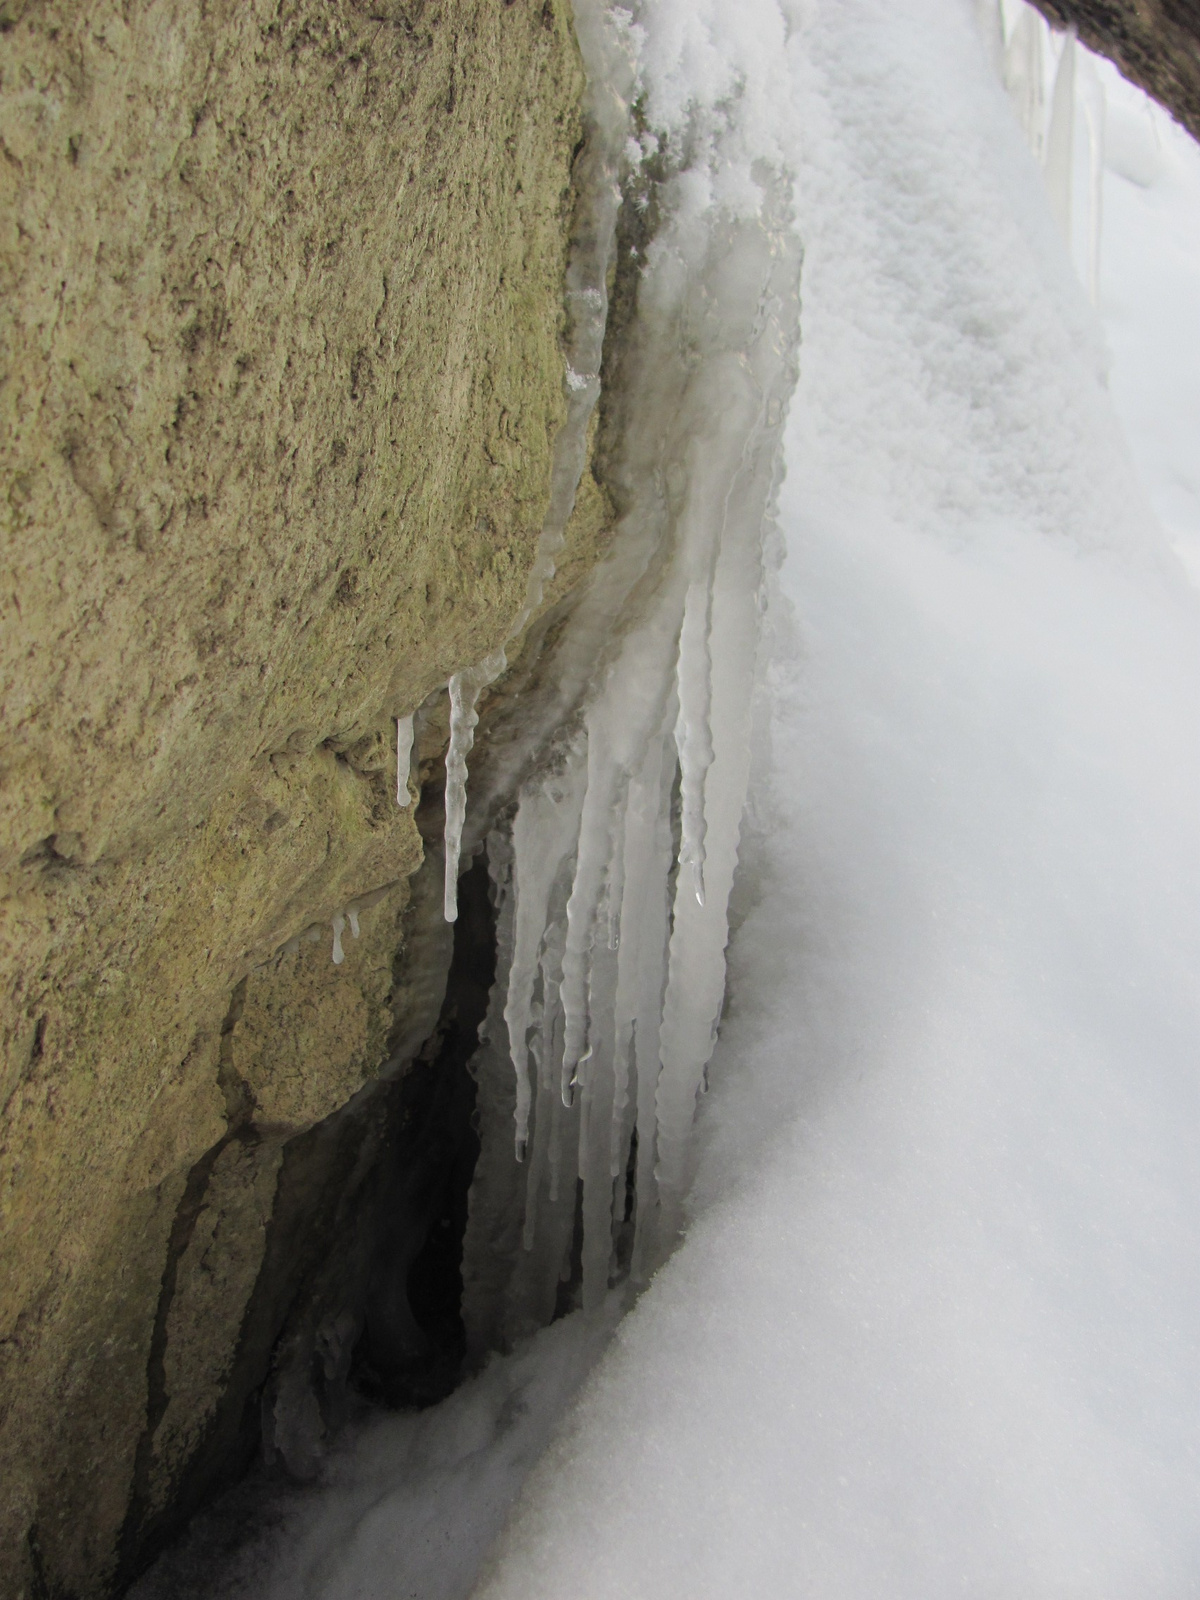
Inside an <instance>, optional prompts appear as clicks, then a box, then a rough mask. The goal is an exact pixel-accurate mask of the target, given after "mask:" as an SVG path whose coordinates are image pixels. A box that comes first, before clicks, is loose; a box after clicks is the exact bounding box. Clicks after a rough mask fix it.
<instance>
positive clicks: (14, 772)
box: [0, 0, 599, 1600]
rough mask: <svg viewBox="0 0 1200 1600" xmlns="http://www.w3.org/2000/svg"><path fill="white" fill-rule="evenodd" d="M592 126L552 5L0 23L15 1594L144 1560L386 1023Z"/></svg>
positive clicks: (9, 17)
mask: <svg viewBox="0 0 1200 1600" xmlns="http://www.w3.org/2000/svg"><path fill="white" fill-rule="evenodd" d="M580 90H581V75H580V68H579V64H578V59H577V55H576V51H575V47H574V43H573V41H572V39H571V36H570V31H569V25H568V21H567V17H566V15H565V12H564V8H562V7H559V6H557V5H555V4H554V3H553V0H404V3H399V0H205V3H204V4H196V3H194V0H132V3H130V0H95V3H93V4H89V5H88V6H86V7H81V6H79V5H78V4H77V3H75V0H0V186H2V193H0V383H2V388H0V471H2V474H3V477H2V482H0V506H2V508H3V519H2V520H3V540H4V554H3V563H2V567H0V572H2V580H3V581H2V584H0V612H2V621H0V698H2V704H3V707H4V720H5V740H4V745H3V749H2V751H0V887H2V891H3V902H2V906H0V970H2V971H3V974H4V988H3V995H2V998H0V1037H2V1039H3V1056H2V1058H0V1108H2V1112H0V1162H2V1167H0V1593H2V1594H3V1595H5V1596H17V1595H24V1596H28V1597H30V1600H34V1597H36V1596H39V1595H56V1596H68V1595H69V1596H93V1595H99V1594H103V1593H105V1592H107V1590H108V1589H109V1588H110V1587H111V1585H112V1583H113V1581H114V1574H116V1573H117V1572H118V1568H119V1564H120V1563H124V1567H123V1570H132V1569H133V1567H134V1566H136V1564H137V1560H138V1555H139V1539H140V1537H141V1534H140V1532H139V1530H141V1529H143V1528H147V1527H152V1526H153V1525H154V1524H155V1520H156V1518H157V1519H159V1520H161V1516H162V1513H163V1510H164V1508H165V1507H168V1506H169V1505H170V1503H171V1498H172V1496H173V1495H174V1494H176V1492H177V1485H178V1483H179V1481H180V1476H181V1474H183V1473H184V1472H185V1471H186V1469H187V1466H188V1463H189V1461H194V1460H195V1459H197V1452H200V1451H202V1449H203V1448H204V1441H205V1439H206V1437H207V1435H208V1434H209V1433H210V1432H211V1429H212V1427H213V1426H214V1425H215V1424H214V1421H213V1419H214V1417H215V1416H216V1413H217V1410H218V1401H219V1397H220V1395H221V1392H222V1388H223V1385H225V1384H226V1383H227V1381H228V1376H229V1373H230V1371H231V1370H232V1368H233V1367H234V1365H235V1364H236V1360H237V1351H238V1347H239V1342H240V1341H244V1340H245V1339H246V1338H247V1337H248V1334H247V1328H248V1327H249V1326H250V1323H249V1322H247V1320H246V1319H247V1317H248V1316H249V1313H248V1311H247V1306H248V1304H249V1303H250V1301H251V1299H252V1296H253V1291H254V1288H255V1284H256V1282H258V1281H259V1279H260V1276H261V1272H262V1264H263V1259H264V1252H267V1253H269V1252H270V1250H271V1243H270V1229H271V1225H272V1222H271V1219H272V1215H273V1208H274V1207H275V1206H276V1204H277V1196H278V1193H279V1192H280V1189H281V1186H282V1185H283V1183H284V1179H283V1177H281V1176H280V1175H281V1173H283V1174H285V1175H286V1172H287V1171H288V1170H289V1168H288V1161H287V1156H286V1151H287V1150H288V1149H289V1148H290V1146H289V1145H288V1140H289V1139H294V1138H295V1137H296V1136H297V1135H298V1134H301V1133H302V1132H303V1130H306V1129H310V1128H312V1127H313V1126H314V1124H316V1123H319V1121H320V1119H321V1118H323V1117H325V1116H327V1115H328V1114H329V1113H331V1112H333V1111H335V1110H336V1108H338V1107H339V1106H342V1105H343V1104H344V1103H345V1102H346V1101H347V1100H349V1099H350V1098H351V1096H353V1095H354V1094H355V1092H356V1091H357V1090H358V1089H359V1088H360V1086H361V1085H362V1084H363V1083H364V1081H365V1080H367V1079H369V1078H370V1077H371V1076H372V1074H374V1073H376V1072H377V1071H378V1070H379V1068H380V1065H381V1063H382V1062H383V1061H384V1060H385V1058H386V1057H387V1056H388V1054H389V1050H390V1051H392V1052H394V1050H395V1040H396V1038H397V1037H400V1036H403V1035H404V1034H405V1028H406V1025H407V1026H408V1028H409V1031H410V1032H411V1031H412V1027H413V1023H412V1018H408V1019H407V1024H406V1016H405V1013H404V1008H405V1006H406V1005H408V1004H409V1003H410V1000H411V996H410V995H409V994H408V991H407V989H406V987H405V983H406V981H407V980H405V979H404V977H403V974H402V972H400V969H401V967H402V965H403V962H402V960H401V961H400V963H399V965H398V964H397V952H398V951H400V952H401V956H402V955H403V947H404V942H405V938H406V931H405V916H406V907H407V905H408V901H409V888H408V880H409V878H410V876H411V874H412V873H413V872H414V870H415V869H416V867H417V866H418V864H419V862H420V860H421V856H422V845H421V841H420V838H419V836H418V833H417V830H416V827H415V824H414V820H413V815H412V811H411V810H401V809H399V808H397V807H396V805H395V801H394V798H393V797H392V795H391V792H390V791H391V788H392V785H393V783H394V769H393V765H392V761H393V758H392V754H391V735H392V730H393V724H392V722H391V719H392V718H393V717H394V716H396V715H398V714H402V713H406V712H408V711H411V710H413V708H414V707H416V706H417V705H419V704H420V703H421V702H422V701H423V700H424V699H425V697H427V696H428V695H429V694H430V693H431V691H433V690H435V689H436V688H437V686H438V685H439V684H443V683H444V682H445V680H446V678H447V676H448V674H449V673H450V672H451V671H452V670H454V669H456V668H458V667H461V666H464V665H466V664H468V663H470V662H472V661H475V660H478V659H479V658H480V657H481V656H482V655H484V654H485V653H487V652H488V651H489V650H491V649H493V648H495V646H496V645H497V644H498V643H499V642H500V640H501V639H502V637H503V635H504V633H505V631H506V628H507V625H508V623H509V621H510V620H511V618H512V617H513V616H514V615H515V614H516V612H517V611H518V609H519V606H520V603H521V600H522V598H523V592H524V584H525V577H526V574H527V572H528V570H529V567H530V564H531V561H532V558H533V552H534V547H535V543H536V539H537V534H538V531H539V526H540V523H541V518H542V512H543V510H544V507H545V504H546V497H547V490H548V481H549V463H550V452H551V447H552V443H553V439H554V435H555V431H556V428H557V427H558V425H559V423H560V421H561V419H562V416H563V411H564V407H563V400H562V361H561V358H560V355H559V349H558V335H559V325H560V319H561V314H562V275H563V267H564V259H565V251H566V246H567V238H568V232H569V226H570V214H571V162H572V157H573V152H574V150H575V148H576V145H577V142H578V140H579V138H580V123H579V115H578V100H579V94H580ZM588 505H589V507H590V510H589V511H588V512H587V514H586V515H583V516H582V517H578V518H577V519H576V525H575V530H574V534H573V544H572V545H571V547H570V548H569V550H568V555H569V556H570V558H571V560H572V561H573V562H574V563H575V565H576V567H578V565H580V564H581V563H583V562H584V561H586V559H587V547H588V541H589V540H592V541H594V540H595V539H596V537H597V536H598V518H599V512H598V510H597V506H598V496H597V494H596V493H595V492H594V490H593V491H592V492H591V494H590V499H589V500H588ZM548 598H553V596H551V597H548ZM352 903H353V904H357V905H358V906H359V907H360V910H359V915H360V921H361V937H360V938H358V939H354V938H352V937H351V936H350V933H349V930H348V929H347V931H346V934H345V936H344V939H345V947H346V959H345V962H344V963H343V964H342V965H339V966H335V965H333V963H332V962H331V960H330V949H331V944H332V933H331V931H330V922H331V920H332V918H334V917H335V916H336V915H338V914H339V913H341V912H343V911H344V910H345V909H346V908H347V906H349V905H351V904H352ZM310 930H311V931H313V932H314V933H315V934H316V935H317V938H318V941H319V942H315V943H314V942H310V941H309V940H308V939H307V938H304V937H303V936H304V935H305V934H306V933H308V932H309V931H310ZM298 936H301V937H300V943H299V944H298V945H297V944H296V943H295V941H296V939H297V937H298ZM398 973H400V976H399V978H398V976H397V974H398ZM413 982H415V983H416V987H417V988H419V987H420V984H419V981H417V980H413ZM410 987H411V984H410ZM418 1031H419V1029H418ZM389 1041H390V1043H389ZM418 1042H419V1041H418ZM306 1148H307V1147H306ZM306 1159H308V1158H307V1157H306ZM294 1166H295V1163H293V1167H294ZM277 1276H278V1275H277ZM272 1292H273V1293H277V1290H273V1291H272ZM278 1292H282V1291H278ZM260 1293H261V1291H260ZM256 1315H257V1313H256ZM272 1315H273V1316H274V1312H273V1313H272ZM281 1315H282V1312H280V1316H281ZM251 1321H253V1319H252V1318H251ZM268 1323H270V1327H276V1326H277V1325H278V1317H276V1320H275V1322H270V1319H269V1318H268V1319H267V1321H266V1322H263V1323H262V1326H261V1327H259V1325H258V1324H257V1323H256V1324H255V1327H256V1328H257V1329H258V1331H257V1332H256V1333H255V1335H254V1336H255V1337H256V1338H266V1337H267V1336H268V1335H267V1333H264V1332H263V1331H262V1330H263V1328H267V1326H268ZM268 1332H269V1329H268ZM135 1502H136V1506H135ZM122 1530H124V1531H122Z"/></svg>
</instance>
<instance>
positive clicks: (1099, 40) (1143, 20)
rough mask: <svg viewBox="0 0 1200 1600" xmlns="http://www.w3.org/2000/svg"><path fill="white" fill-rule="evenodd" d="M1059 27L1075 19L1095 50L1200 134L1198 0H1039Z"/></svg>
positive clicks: (1041, 9)
mask: <svg viewBox="0 0 1200 1600" xmlns="http://www.w3.org/2000/svg"><path fill="white" fill-rule="evenodd" d="M1034 4H1035V5H1036V6H1037V7H1038V9H1039V10H1040V11H1041V12H1042V13H1043V15H1044V16H1045V18H1046V20H1047V22H1049V23H1051V24H1052V25H1053V26H1054V27H1056V28H1065V27H1068V26H1070V25H1074V26H1075V27H1076V28H1077V29H1078V31H1079V37H1080V38H1081V39H1082V40H1083V42H1084V44H1086V45H1087V47H1088V49H1089V50H1095V51H1097V52H1098V53H1099V54H1100V55H1103V56H1108V58H1109V59H1110V60H1111V61H1114V62H1115V63H1116V65H1117V66H1118V67H1120V69H1121V71H1122V72H1123V73H1124V74H1125V76H1126V77H1127V78H1129V79H1131V80H1132V82H1134V83H1136V84H1138V85H1139V86H1140V87H1141V88H1143V89H1145V91H1146V93H1147V94H1151V95H1153V96H1154V98H1155V99H1156V100H1160V101H1161V102H1162V104H1163V105H1164V106H1166V108H1167V110H1168V111H1170V112H1171V113H1172V115H1173V116H1174V117H1175V119H1176V121H1178V122H1181V123H1182V124H1183V126H1184V127H1185V128H1186V129H1187V130H1188V132H1189V133H1190V134H1191V135H1192V137H1193V138H1195V139H1200V8H1198V7H1197V5H1196V3H1195V0H1034Z"/></svg>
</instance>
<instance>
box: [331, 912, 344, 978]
mask: <svg viewBox="0 0 1200 1600" xmlns="http://www.w3.org/2000/svg"><path fill="white" fill-rule="evenodd" d="M345 926H346V919H345V917H343V916H342V915H341V913H340V912H339V913H338V915H337V916H336V917H334V919H333V964H334V966H335V967H340V966H341V964H342V962H343V961H344V960H345V959H346V952H345V951H344V950H343V949H342V930H343V929H344V928H345Z"/></svg>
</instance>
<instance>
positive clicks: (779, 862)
mask: <svg viewBox="0 0 1200 1600" xmlns="http://www.w3.org/2000/svg"><path fill="white" fill-rule="evenodd" d="M789 50H790V53H791V59H792V62H793V69H794V72H795V74H796V82H797V86H798V90H799V93H800V97H801V101H802V104H803V109H804V114H805V116H806V119H807V130H806V131H807V135H808V137H807V140H806V155H805V163H804V167H803V169H802V174H801V179H802V189H801V203H800V219H799V220H800V226H801V229H802V232H803V235H804V238H805V242H806V248H807V255H806V270H805V280H804V315H803V328H804V334H805V344H804V350H803V373H802V379H801V385H800V389H799V392H798V395H797V401H796V404H795V406H794V409H793V416H792V420H791V424H790V426H789V432H788V440H787V453H788V461H789V476H788V479H787V482H786V485H785V488H784V492H783V496H782V500H781V507H780V521H781V525H782V528H783V531H784V535H785V538H786V544H787V556H786V560H785V563H784V567H783V571H782V574H781V579H780V589H781V596H780V598H779V600H777V602H776V607H775V612H776V623H775V626H776V630H777V636H778V639H779V644H778V649H777V653H776V664H775V667H774V672H773V677H772V680H771V686H770V710H769V716H770V739H769V755H768V757H767V758H766V759H767V766H768V772H767V773H766V774H763V775H762V777H761V779H760V784H761V788H760V795H759V805H758V818H757V822H758V826H757V830H756V833H755V837H754V838H753V840H752V841H751V842H750V843H749V846H748V849H747V851H746V854H745V870H746V872H747V875H748V877H749V878H750V879H751V880H752V883H753V885H754V886H755V888H756V895H755V897H754V904H753V905H752V907H751V909H750V910H749V911H748V914H747V915H746V918H745V920H744V922H743V924H742V926H741V927H740V929H739V931H738V933H737V936H736V938H735V941H734V945H733V949H732V952H731V962H732V972H731V1001H730V1007H729V1010H728V1012H727V1015H726V1020H725V1023H724V1025H723V1028H722V1035H721V1040H720V1043H719V1045H718V1049H717V1053H716V1055H715V1056H714V1059H713V1062H712V1067H711V1078H712V1082H713V1085H714V1088H713V1092H712V1094H711V1095H710V1097H709V1100H708V1102H707V1103H706V1106H705V1115H704V1117H703V1119H702V1128H701V1133H702V1154H701V1159H700V1164H699V1172H698V1177H697V1183H696V1186H695V1188H694V1190H693V1199H692V1213H693V1222H692V1226H691V1229H690V1231H689V1234H688V1237H687V1239H686V1242H685V1243H684V1245H683V1246H682V1248H681V1249H680V1250H679V1251H678V1252H677V1253H676V1255H675V1256H674V1258H673V1259H672V1260H671V1261H670V1262H669V1263H668V1264H667V1265H666V1266H665V1267H664V1268H663V1269H662V1270H661V1271H660V1273H659V1274H658V1276H657V1277H656V1279H655V1280H654V1282H653V1284H652V1285H651V1287H650V1289H649V1290H648V1291H647V1292H646V1294H645V1295H644V1296H643V1297H642V1299H641V1301H640V1302H639V1304H638V1306H637V1307H636V1308H635V1310H634V1311H633V1312H632V1313H631V1315H630V1316H629V1317H628V1318H627V1319H626V1320H625V1321H624V1322H623V1323H622V1325H621V1326H620V1328H619V1330H618V1332H617V1335H616V1338H615V1343H614V1346H613V1348H612V1349H611V1350H610V1352H609V1354H608V1355H607V1356H606V1358H605V1359H604V1361H602V1362H601V1364H600V1366H599V1367H598V1369H597V1371H596V1373H595V1374H594V1376H593V1378H592V1379H591V1380H590V1382H589V1384H588V1385H587V1387H586V1389H585V1392H584V1395H583V1397H582V1399H581V1401H580V1403H579V1404H578V1406H577V1407H576V1408H575V1409H574V1411H573V1412H572V1413H571V1415H570V1416H569V1418H568V1420H567V1421H566V1424H565V1426H564V1428H563V1430H562V1432H561V1433H560V1435H559V1437H558V1439H557V1440H556V1442H555V1443H554V1445H553V1446H552V1447H551V1449H550V1451H549V1453H548V1455H547V1456H546V1457H545V1458H544V1460H543V1461H542V1463H541V1464H540V1465H539V1467H538V1468H537V1469H536V1470H535V1472H534V1474H533V1475H532V1477H531V1479H530V1482H529V1484H528V1485H527V1488H526V1491H525V1493H524V1495H523V1498H522V1503H521V1506H520V1509H519V1511H518V1513H517V1515H516V1517H515V1518H514V1520H513V1521H512V1523H511V1524H510V1526H509V1528H508V1530H507V1532H506V1535H505V1537H504V1539H503V1540H502V1541H501V1544H500V1546H499V1547H498V1550H497V1551H496V1552H495V1554H494V1557H493V1561H492V1564H491V1568H490V1571H489V1574H488V1576H487V1577H486V1579H485V1581H484V1582H483V1583H482V1585H481V1587H480V1588H479V1590H478V1591H477V1592H478V1594H479V1596H480V1597H481V1600H508V1597H513V1600H515V1597H517V1596H520V1597H521V1600H537V1597H539V1596H551V1595H554V1596H558V1595H561V1594H562V1593H563V1591H564V1587H565V1586H566V1585H567V1584H569V1585H570V1587H571V1588H572V1590H573V1591H577V1592H579V1593H581V1594H586V1595H587V1596H588V1597H589V1600H603V1597H607V1596H613V1597H615V1596H618V1595H620V1596H647V1597H649V1596H654V1597H656V1600H662V1597H674V1596H679V1597H683V1596H687V1597H689V1600H691V1597H698V1596H709V1595H711V1596H733V1595H744V1594H755V1595H771V1596H791V1595H814V1596H816V1595H819V1596H821V1597H822V1600H830V1597H836V1596H846V1597H855V1600H859V1597H861V1596H864V1595H886V1596H888V1597H901V1596H913V1597H914V1600H915V1597H918V1596H920V1597H923V1600H926V1597H930V1596H941V1595H963V1596H966V1595H970V1596H982V1595H995V1596H998V1597H1000V1596H1003V1597H1011V1596H1018V1595H1020V1596H1022V1597H1028V1596H1042V1595H1045V1596H1050V1595H1054V1596H1058V1595H1063V1594H1078V1595H1089V1596H1091V1595H1095V1596H1100V1595H1103V1596H1105V1597H1106V1600H1107V1597H1115V1596H1130V1597H1131V1600H1132V1597H1134V1596H1139V1597H1148V1596H1164V1597H1165V1596H1182V1595H1184V1594H1188V1593H1192V1592H1194V1585H1195V1581H1196V1573H1197V1572H1198V1571H1200V1519H1198V1518H1197V1498H1198V1493H1200V1473H1198V1469H1197V1459H1196V1448H1197V1443H1198V1441H1200V1261H1198V1252H1197V1243H1198V1238H1200V1183H1198V1177H1197V1167H1196V1159H1195V1152H1196V1149H1197V1142H1198V1134H1200V1093H1198V1090H1200V1074H1198V1071H1197V1068H1198V1061H1197V1056H1198V1054H1200V1051H1198V1046H1200V1014H1198V1013H1200V1006H1198V1000H1200V995H1198V991H1197V985H1198V983H1200V833H1198V827H1197V823H1198V820H1200V625H1198V624H1200V618H1198V617H1197V615H1196V608H1195V603H1194V600H1193V597H1192V595H1191V593H1190V592H1189V591H1188V589H1187V587H1186V585H1185V583H1184V582H1183V578H1182V574H1181V573H1180V572H1179V570H1178V568H1176V567H1175V565H1174V562H1173V561H1172V558H1171V556H1170V554H1169V552H1168V550H1167V547H1166V545H1165V542H1164V541H1163V540H1162V538H1161V536H1160V534H1159V531H1158V529H1157V528H1156V526H1155V524H1154V521H1153V518H1152V517H1151V516H1150V515H1149V514H1148V511H1147V510H1146V508H1145V506H1144V505H1143V503H1142V502H1141V498H1140V494H1139V491H1138V489H1137V488H1136V486H1135V484H1134V481H1133V472H1132V468H1131V464H1130V462H1129V460H1128V456H1127V453H1126V451H1125V449H1124V447H1123V444H1122V440H1121V438H1120V436H1119V434H1118V431H1117V428H1116V426H1115V423H1114V420H1113V417H1112V414H1111V411H1110V403H1109V399H1108V396H1107V394H1106V391H1105V388H1104V383H1103V378H1102V374H1103V368H1104V356H1103V350H1102V346H1101V344H1100V340H1099V337H1098V330H1097V329H1096V327H1095V325H1094V324H1093V323H1092V321H1091V318H1090V316H1089V315H1088V313H1087V311H1086V307H1085V305H1084V303H1083V300H1082V297H1081V295H1080V294H1079V291H1078V289H1077V287H1076V286H1075V285H1074V284H1073V283H1071V282H1070V281H1069V279H1068V276H1067V262H1066V260H1065V257H1064V255H1063V252H1062V250H1061V245H1060V244H1059V243H1058V242H1057V241H1056V239H1055V237H1054V227H1055V223H1054V221H1053V218H1052V213H1051V211H1050V208H1049V207H1048V205H1047V202H1046V198H1045V196H1044V193H1043V192H1042V191H1041V190H1040V189H1039V187H1038V183H1037V175H1036V169H1035V168H1033V166H1032V164H1031V163H1030V162H1029V160H1028V156H1027V155H1026V153H1025V152H1024V151H1023V150H1022V149H1021V148H1020V145H1019V142H1018V140H1017V137H1016V135H1015V133H1014V130H1013V127H1012V124H1011V121H1010V120H1009V116H1010V114H1009V112H1008V109H1007V108H1006V107H1005V106H1004V105H1003V104H1002V101H1001V99H1000V95H999V93H998V91H997V88H996V86H995V84H994V81H993V80H992V79H991V78H990V77H989V69H988V64H987V60H986V56H985V53H984V51H983V50H982V48H981V47H980V43H979V40H978V38H977V36H976V35H975V34H974V33H973V31H972V29H971V27H970V25H969V21H968V19H967V17H966V15H965V13H964V12H963V11H961V10H960V9H959V8H957V7H956V6H954V5H953V4H947V3H946V0H905V3H904V4H902V5H884V4H882V3H880V0H840V3H839V4H838V5H836V6H826V7H823V8H822V9H821V10H820V11H819V12H813V13H812V14H810V15H809V16H808V17H807V18H806V19H805V21H804V22H803V24H802V25H801V26H800V27H799V28H798V29H797V31H796V32H795V33H794V34H793V37H792V40H791V42H790V45H789ZM1106 248H1107V243H1106ZM1108 270H1109V272H1110V273H1111V270H1112V269H1111V266H1110V267H1109V269H1108ZM1107 281H1109V282H1111V281H1112V280H1111V276H1110V277H1109V278H1108V279H1107ZM1167 315H1168V313H1167V311H1165V310H1164V313H1163V317H1164V320H1166V317H1167ZM1180 331H1181V330H1177V333H1178V332H1180ZM1181 342H1183V341H1182V339H1181ZM1189 348H1191V349H1192V350H1193V351H1194V345H1192V346H1189ZM1117 364H1118V367H1119V365H1120V353H1119V352H1118V361H1117ZM789 603H790V607H791V608H792V612H793V613H794V622H793V621H792V620H790V619H789V615H788V607H789Z"/></svg>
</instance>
